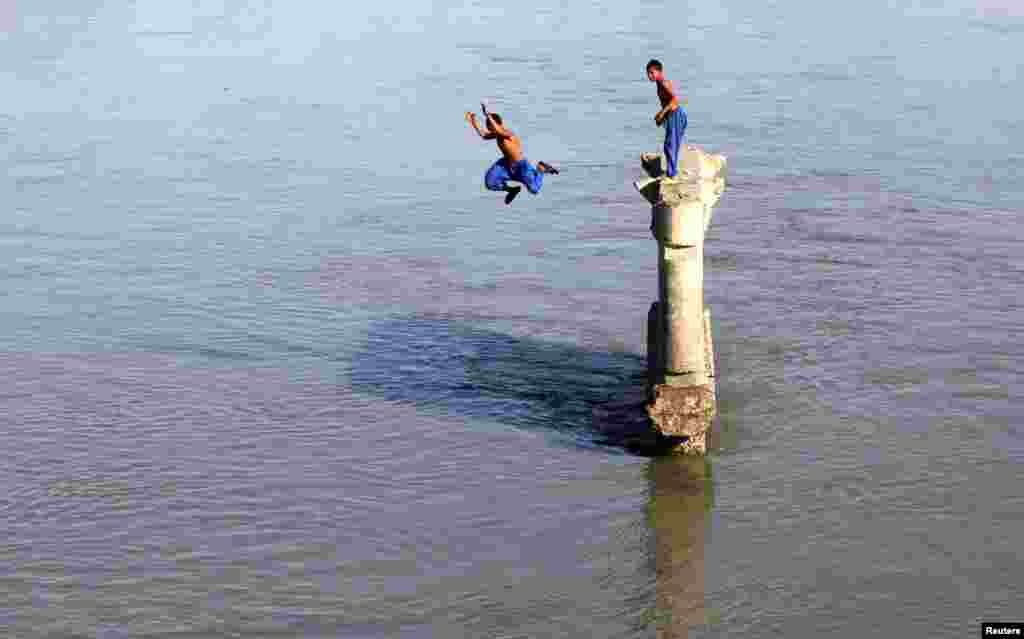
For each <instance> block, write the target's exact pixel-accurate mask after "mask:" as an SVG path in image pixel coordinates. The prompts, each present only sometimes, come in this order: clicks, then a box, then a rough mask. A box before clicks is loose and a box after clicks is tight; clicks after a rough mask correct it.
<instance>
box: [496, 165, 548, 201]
mask: <svg viewBox="0 0 1024 639" xmlns="http://www.w3.org/2000/svg"><path fill="white" fill-rule="evenodd" d="M509 180H512V181H513V182H522V183H523V184H524V185H526V189H527V190H528V191H529V192H530V193H533V194H534V195H536V194H537V193H539V192H540V187H541V186H542V185H543V184H544V174H543V173H541V172H540V171H538V170H537V169H536V168H534V167H533V166H531V165H530V163H529V162H527V161H526V158H523V159H521V160H519V161H518V162H512V163H509V162H508V161H507V160H505V158H499V159H498V161H497V162H495V163H494V164H492V165H491V168H489V169H487V175H485V176H484V186H486V187H487V188H488V189H490V190H492V191H504V190H506V187H508V182H509Z"/></svg>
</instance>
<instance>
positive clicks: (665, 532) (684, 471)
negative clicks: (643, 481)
mask: <svg viewBox="0 0 1024 639" xmlns="http://www.w3.org/2000/svg"><path fill="white" fill-rule="evenodd" d="M648 477H649V483H650V497H649V500H648V504H647V522H648V525H649V526H650V528H651V533H652V539H653V552H654V570H655V598H654V607H653V609H652V610H651V611H650V614H649V615H648V616H647V617H648V623H649V624H650V625H651V626H653V627H654V628H655V636H656V637H657V638H658V639H676V638H683V637H688V636H689V632H690V626H695V625H704V624H706V623H708V618H707V617H708V615H707V610H706V609H705V606H704V546H705V541H706V535H707V529H708V525H709V515H710V510H711V505H712V501H713V497H714V493H713V484H712V477H711V463H710V460H707V459H706V458H702V457H692V456H667V457H660V458H655V459H652V460H651V464H650V466H649V467H648Z"/></svg>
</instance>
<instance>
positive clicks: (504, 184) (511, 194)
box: [484, 158, 523, 204]
mask: <svg viewBox="0 0 1024 639" xmlns="http://www.w3.org/2000/svg"><path fill="white" fill-rule="evenodd" d="M510 179H512V174H511V173H510V172H509V170H508V165H507V164H506V162H505V158H498V161H497V162H495V163H494V164H492V165H491V168H489V169H487V175H485V176H484V186H486V187H487V188H488V189H489V190H491V191H505V192H506V193H507V194H508V195H506V196H505V204H511V203H512V200H514V199H516V196H517V195H519V191H521V190H522V189H523V187H521V186H509V185H508V181H509V180H510Z"/></svg>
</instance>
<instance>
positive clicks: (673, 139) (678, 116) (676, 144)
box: [665, 107, 686, 177]
mask: <svg viewBox="0 0 1024 639" xmlns="http://www.w3.org/2000/svg"><path fill="white" fill-rule="evenodd" d="M684 133H686V111H684V110H683V107H678V108H676V110H675V111H672V112H671V113H669V114H668V116H667V117H666V118H665V174H666V175H667V176H669V177H675V176H676V173H677V168H676V164H677V163H678V162H679V149H680V147H682V146H683V134H684Z"/></svg>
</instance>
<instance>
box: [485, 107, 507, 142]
mask: <svg viewBox="0 0 1024 639" xmlns="http://www.w3.org/2000/svg"><path fill="white" fill-rule="evenodd" d="M487 123H488V124H489V125H490V127H491V130H492V131H494V133H493V135H492V137H496V138H498V139H499V140H507V139H509V138H511V137H512V132H511V131H509V130H508V129H506V128H505V125H504V124H498V121H497V120H495V119H494V117H492V116H491V114H490V113H488V114H487Z"/></svg>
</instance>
